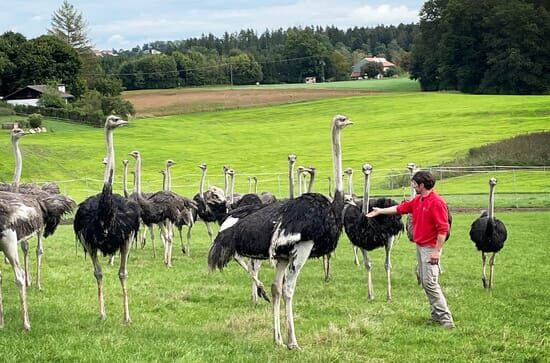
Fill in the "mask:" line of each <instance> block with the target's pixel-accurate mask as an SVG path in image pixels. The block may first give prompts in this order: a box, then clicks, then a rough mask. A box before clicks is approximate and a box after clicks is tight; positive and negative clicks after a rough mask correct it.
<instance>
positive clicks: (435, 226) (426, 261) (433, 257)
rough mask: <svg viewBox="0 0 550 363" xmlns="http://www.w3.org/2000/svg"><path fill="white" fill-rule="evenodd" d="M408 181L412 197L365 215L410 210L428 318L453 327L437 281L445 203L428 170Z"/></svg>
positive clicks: (445, 229) (445, 227) (445, 223)
mask: <svg viewBox="0 0 550 363" xmlns="http://www.w3.org/2000/svg"><path fill="white" fill-rule="evenodd" d="M411 183H412V186H413V187H414V190H415V191H416V194H417V195H416V197H415V198H414V199H411V200H409V201H405V202H403V203H401V204H399V205H397V206H393V207H389V208H373V210H372V211H371V212H370V213H368V214H367V217H369V218H372V217H376V216H377V215H379V214H406V213H412V220H413V239H414V242H415V243H416V258H417V261H418V269H419V274H420V280H421V282H422V287H423V288H424V291H425V292H426V296H427V297H428V302H429V304H430V309H431V320H432V321H433V322H435V323H438V324H440V325H441V326H442V327H443V328H446V329H453V328H454V327H455V325H454V322H453V317H452V315H451V312H450V310H449V307H448V306H447V300H446V299H445V296H444V295H443V291H442V290H441V287H440V286H439V282H438V277H439V273H440V268H439V259H440V258H441V249H442V248H443V243H445V238H446V237H447V232H448V231H449V222H448V216H447V205H446V203H445V201H444V200H443V198H441V197H440V196H439V195H438V194H437V193H436V192H434V191H433V190H432V188H433V187H434V185H435V178H434V177H433V175H432V174H431V173H430V172H428V171H418V172H417V173H416V174H414V175H413V177H412V181H411Z"/></svg>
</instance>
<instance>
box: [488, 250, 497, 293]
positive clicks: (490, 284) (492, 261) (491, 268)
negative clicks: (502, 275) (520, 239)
mask: <svg viewBox="0 0 550 363" xmlns="http://www.w3.org/2000/svg"><path fill="white" fill-rule="evenodd" d="M496 255H497V253H496V252H493V255H492V256H491V259H490V260H489V290H491V288H492V287H493V276H494V275H493V272H494V269H495V257H496Z"/></svg>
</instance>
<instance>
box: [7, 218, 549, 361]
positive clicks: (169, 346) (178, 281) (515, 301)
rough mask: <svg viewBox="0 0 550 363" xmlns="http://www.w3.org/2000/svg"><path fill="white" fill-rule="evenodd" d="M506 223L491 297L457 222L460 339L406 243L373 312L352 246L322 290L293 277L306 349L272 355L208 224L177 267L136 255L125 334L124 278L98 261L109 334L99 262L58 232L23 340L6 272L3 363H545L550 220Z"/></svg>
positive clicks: (450, 271) (259, 314)
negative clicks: (435, 304)
mask: <svg viewBox="0 0 550 363" xmlns="http://www.w3.org/2000/svg"><path fill="white" fill-rule="evenodd" d="M498 217H499V218H500V219H501V220H503V221H504V222H505V223H506V226H507V228H508V231H509V240H508V241H507V242H506V245H505V247H504V249H503V250H502V251H501V252H500V253H499V255H498V256H497V260H496V266H495V283H494V290H493V292H492V293H488V292H486V291H484V289H483V288H482V286H481V280H480V276H481V258H480V254H479V253H478V252H477V251H476V249H475V247H474V246H473V244H472V242H471V241H470V240H469V239H468V237H467V235H468V229H469V225H470V223H471V222H472V221H473V219H474V218H476V216H474V215H473V214H456V215H455V216H454V224H453V231H452V236H451V239H450V240H449V242H448V245H447V246H446V247H445V251H444V256H443V262H442V264H443V269H444V273H443V275H442V276H441V283H442V286H443V288H444V291H445V293H446V296H447V299H448V301H449V305H450V308H451V310H452V312H453V314H454V317H455V320H456V324H457V329H455V330H454V331H445V330H442V329H440V328H438V327H435V326H430V325H427V324H426V323H425V322H426V320H427V318H428V316H429V312H428V305H427V302H426V298H425V296H424V293H423V291H422V289H421V288H420V287H419V286H417V285H416V279H415V277H414V265H415V260H414V254H415V252H414V246H413V245H412V244H411V243H410V242H408V240H407V239H406V237H405V236H403V237H401V239H400V240H399V241H398V242H397V244H396V245H395V247H394V252H393V254H392V262H393V301H392V302H391V303H386V301H385V273H384V267H383V259H384V255H383V251H381V250H376V251H374V252H373V253H372V257H373V280H374V289H375V300H373V301H367V287H366V272H365V270H364V268H363V267H356V266H355V265H354V264H353V258H352V252H351V247H350V246H349V242H348V240H347V238H346V237H345V235H343V236H342V238H341V240H340V243H339V246H338V248H337V250H336V254H335V257H334V258H333V259H332V263H333V264H332V280H331V281H330V282H328V283H324V282H323V278H322V276H323V272H322V264H321V261H320V260H316V259H312V260H310V261H308V263H307V264H306V265H305V267H304V269H303V271H302V273H301V275H300V277H299V279H298V285H297V292H296V295H295V302H294V311H295V319H296V329H297V338H298V342H299V344H300V345H301V348H302V350H301V351H288V350H286V349H285V348H281V347H278V346H276V345H275V344H273V342H272V337H271V308H270V305H269V304H267V303H266V302H260V304H258V305H257V306H253V305H252V304H251V302H250V297H249V282H248V278H247V276H246V275H245V273H244V272H243V271H242V270H241V269H240V268H239V267H238V266H237V265H236V263H234V262H231V263H230V265H229V266H228V268H227V269H226V270H224V271H223V272H221V273H220V272H216V273H211V274H210V273H208V271H207V265H206V255H207V251H208V245H209V243H208V241H207V235H206V232H205V228H204V226H203V225H197V226H196V227H195V230H194V234H193V236H194V241H193V244H192V255H191V257H187V256H183V255H182V254H181V253H179V251H178V250H177V249H176V250H175V251H174V267H173V268H172V269H166V268H165V267H164V265H163V264H162V260H161V259H160V258H158V257H157V259H153V257H152V252H151V246H150V245H147V246H146V249H145V250H136V251H134V252H132V254H131V257H130V263H129V279H128V286H129V294H130V295H129V296H130V313H131V316H132V320H133V323H132V325H130V326H124V325H123V324H122V304H121V291H120V284H119V282H118V275H117V271H118V267H117V265H116V263H115V266H114V267H109V266H108V265H107V264H106V260H105V259H103V261H104V262H105V263H104V264H103V269H104V282H105V291H106V292H105V294H106V309H107V320H106V321H104V322H100V321H99V320H98V316H97V301H96V283H95V279H94V277H93V273H92V265H91V263H90V260H89V258H87V259H85V258H84V256H83V252H82V250H81V248H78V253H77V255H75V246H74V237H73V234H72V228H71V226H61V227H60V229H59V230H58V232H57V233H56V234H55V235H54V236H53V237H51V238H49V239H48V240H47V241H46V243H45V248H46V250H45V255H44V265H43V266H44V267H43V280H42V285H43V291H42V292H38V291H36V289H34V288H30V289H29V293H28V295H29V296H28V301H29V307H30V319H31V324H32V330H31V332H29V333H27V334H25V333H23V332H22V331H21V322H20V316H19V304H18V299H17V290H16V289H15V286H14V284H13V273H12V271H11V269H10V268H9V266H7V265H4V266H2V271H3V274H4V275H3V278H4V282H3V286H2V288H3V295H4V307H5V323H6V325H5V327H4V329H3V330H2V331H0V339H1V341H2V361H4V362H21V361H33V362H40V361H79V362H100V361H110V362H128V361H139V362H143V361H159V362H167V361H170V362H172V361H178V362H197V361H204V362H206V361H208V362H220V361H224V362H235V361H238V362H280V361H289V362H313V361H316V362H329V361H338V362H341V361H349V362H357V361H374V362H428V361H450V362H466V361H467V362H504V361H506V362H547V361H548V360H550V353H549V351H550V350H549V346H548V336H549V334H550V310H549V309H548V298H549V297H550V287H549V286H550V285H549V284H548V283H547V282H548V280H549V279H550V267H549V265H548V264H547V263H546V262H545V261H547V260H548V258H550V255H549V253H550V249H548V248H546V247H545V241H547V239H548V238H547V237H548V235H549V234H550V226H549V224H548V223H547V222H548V220H550V213H548V212H542V213H533V212H526V213H499V214H498ZM541 244H542V245H541ZM31 246H34V241H33V243H31ZM32 256H33V258H32V260H33V261H34V254H33V255H32ZM117 262H118V259H117ZM33 271H34V268H33ZM272 276H273V269H272V268H271V267H269V266H268V264H266V263H264V265H263V267H262V270H261V272H260V278H261V279H262V280H263V281H264V283H265V284H266V286H267V287H269V286H270V283H271V278H272Z"/></svg>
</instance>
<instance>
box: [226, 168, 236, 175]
mask: <svg viewBox="0 0 550 363" xmlns="http://www.w3.org/2000/svg"><path fill="white" fill-rule="evenodd" d="M227 174H228V175H231V176H235V170H233V169H227Z"/></svg>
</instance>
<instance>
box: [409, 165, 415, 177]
mask: <svg viewBox="0 0 550 363" xmlns="http://www.w3.org/2000/svg"><path fill="white" fill-rule="evenodd" d="M407 169H409V173H411V175H412V174H413V173H414V171H415V170H416V164H415V163H408V164H407Z"/></svg>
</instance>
